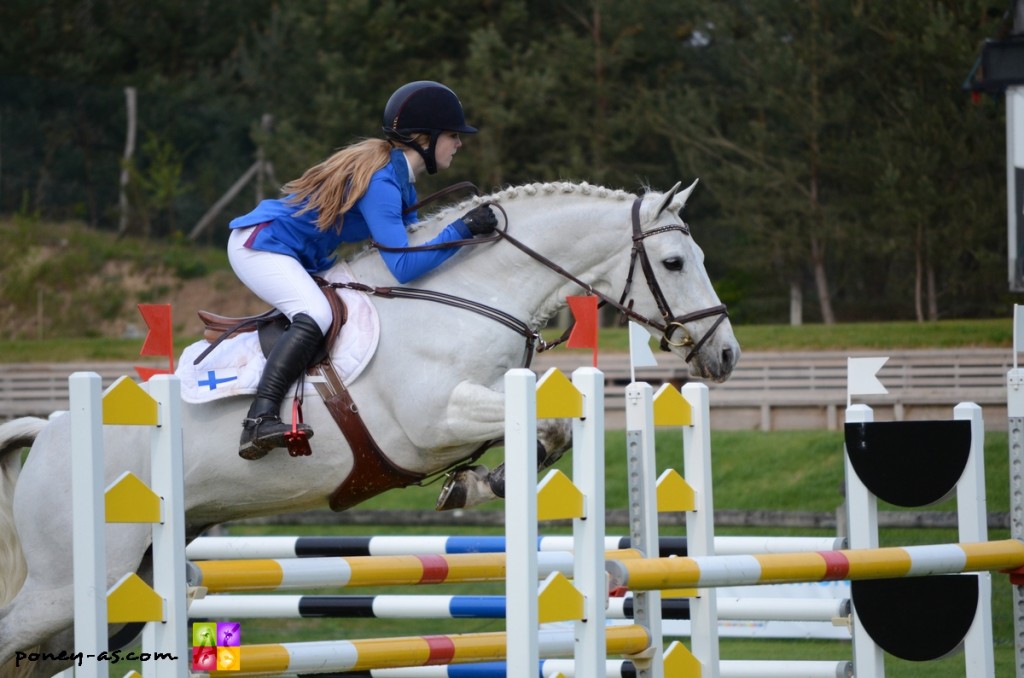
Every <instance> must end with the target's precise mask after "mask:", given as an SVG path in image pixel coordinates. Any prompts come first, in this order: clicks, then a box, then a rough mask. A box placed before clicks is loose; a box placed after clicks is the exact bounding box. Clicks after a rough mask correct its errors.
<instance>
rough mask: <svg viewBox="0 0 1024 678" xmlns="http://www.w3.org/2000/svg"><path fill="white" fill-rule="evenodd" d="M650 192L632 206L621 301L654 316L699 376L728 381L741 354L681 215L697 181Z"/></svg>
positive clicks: (667, 345)
mask: <svg viewBox="0 0 1024 678" xmlns="http://www.w3.org/2000/svg"><path fill="white" fill-rule="evenodd" d="M680 186H681V184H678V183H677V184H676V185H675V186H674V187H672V189H671V190H670V191H668V192H667V193H664V194H659V193H648V194H647V195H645V196H644V197H643V198H642V199H640V200H638V201H637V202H636V203H635V204H634V206H633V217H632V219H633V248H632V252H631V255H630V262H629V272H628V273H627V275H626V278H625V279H626V280H627V282H626V288H625V291H624V292H623V295H622V303H623V304H625V305H626V306H627V307H630V308H631V310H632V311H634V312H636V313H638V314H639V315H641V316H643V317H644V318H646V319H648V320H649V322H645V323H644V324H645V325H646V326H647V328H648V330H650V331H651V333H652V334H654V335H655V337H656V338H659V339H660V343H661V347H662V349H664V350H667V351H671V352H672V353H675V354H676V355H678V356H680V357H681V358H683V359H684V360H685V361H686V362H687V363H688V364H689V365H690V373H691V374H692V375H694V376H697V377H702V378H705V379H712V380H714V381H725V380H726V379H728V377H729V374H730V373H731V372H732V369H733V367H735V366H736V362H737V361H738V360H739V357H740V346H739V343H738V342H737V341H736V336H735V335H734V334H733V331H732V326H731V325H730V323H729V319H728V315H727V313H726V309H725V306H724V305H723V304H722V303H721V301H719V299H718V295H717V294H716V293H715V289H714V287H713V286H712V285H711V281H710V280H709V278H708V274H707V271H706V270H705V268H704V252H703V251H702V250H701V248H700V247H699V246H698V245H697V243H696V242H695V241H694V239H693V237H692V235H691V234H690V228H689V226H688V225H687V224H686V223H684V222H683V220H682V218H681V217H680V211H681V210H682V208H683V206H684V205H685V204H686V200H687V198H689V197H690V193H692V192H693V189H694V188H695V187H696V186H697V182H696V181H694V182H693V184H691V185H690V186H689V187H688V188H685V189H682V190H680Z"/></svg>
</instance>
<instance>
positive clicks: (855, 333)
mask: <svg viewBox="0 0 1024 678" xmlns="http://www.w3.org/2000/svg"><path fill="white" fill-rule="evenodd" d="M733 330H734V331H735V333H736V337H737V339H738V340H739V342H740V346H742V347H743V349H744V350H746V351H825V350H829V351H841V350H855V349H889V350H896V349H914V348H921V349H923V348H965V347H972V346H987V347H1007V348H1009V347H1011V346H1012V344H1013V322H1012V320H1011V310H1010V309H1008V310H1007V317H1006V318H997V319H987V320H943V321H939V322H934V323H913V322H890V323H840V324H836V325H801V326H799V327H793V326H790V325H742V326H736V327H734V328H733ZM560 334H561V331H559V330H545V332H544V336H545V339H547V340H548V341H553V340H554V339H556V338H557V337H558V336H559V335H560ZM198 339H199V337H198V336H179V337H176V338H175V350H176V352H177V353H178V354H180V352H181V351H182V349H184V348H185V347H186V346H187V345H189V344H191V343H192V342H194V341H197V340H198ZM598 345H599V348H600V350H601V351H604V352H621V351H628V350H629V336H628V333H627V330H626V329H625V328H619V327H615V328H605V329H603V330H601V333H600V337H599V339H598ZM141 348H142V341H141V340H139V339H110V338H71V339H52V340H46V339H44V340H38V341H37V340H31V339H19V340H8V341H0V363H31V362H73V361H83V360H110V361H122V360H135V359H136V358H137V357H138V355H139V350H140V349H141ZM554 350H557V351H565V350H570V349H566V348H564V347H559V348H556V349H554ZM583 350H588V351H589V349H583Z"/></svg>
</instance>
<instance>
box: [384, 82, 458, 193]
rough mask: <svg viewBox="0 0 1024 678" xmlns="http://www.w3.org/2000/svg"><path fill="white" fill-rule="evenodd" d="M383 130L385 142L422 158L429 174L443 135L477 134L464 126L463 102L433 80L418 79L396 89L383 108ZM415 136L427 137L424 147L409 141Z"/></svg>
mask: <svg viewBox="0 0 1024 678" xmlns="http://www.w3.org/2000/svg"><path fill="white" fill-rule="evenodd" d="M382 129H383V130H384V136H386V137H387V138H388V139H391V140H392V141H397V142H398V143H401V144H405V145H406V146H408V147H410V148H412V149H413V150H415V151H416V152H417V153H419V154H420V155H421V156H423V160H424V162H425V163H426V165H427V172H428V173H429V174H435V173H436V172H437V160H436V159H435V158H434V147H435V146H436V145H437V138H438V137H439V136H440V135H441V133H442V132H459V133H461V134H473V133H474V132H476V131H477V130H476V127H472V126H470V125H467V124H466V116H465V113H463V111H462V103H461V102H460V101H459V97H457V96H455V92H453V91H451V90H450V89H448V88H447V87H445V86H444V85H442V84H441V83H439V82H434V81H432V80H417V81H416V82H410V83H408V84H405V85H402V86H401V87H399V88H398V89H397V90H395V93H394V94H392V95H391V98H390V99H388V103H387V106H385V107H384V123H383V126H382ZM416 133H423V134H429V135H430V145H429V146H427V148H423V147H421V146H420V145H419V144H417V143H416V142H414V141H413V140H412V135H413V134H416Z"/></svg>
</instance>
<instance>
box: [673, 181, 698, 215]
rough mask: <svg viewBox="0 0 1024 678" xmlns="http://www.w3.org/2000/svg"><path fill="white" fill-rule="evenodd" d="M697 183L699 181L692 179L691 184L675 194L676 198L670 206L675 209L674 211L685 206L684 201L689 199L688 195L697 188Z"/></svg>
mask: <svg viewBox="0 0 1024 678" xmlns="http://www.w3.org/2000/svg"><path fill="white" fill-rule="evenodd" d="M698 181H700V179H694V180H693V183H692V184H690V185H689V186H687V187H686V188H684V189H683V190H681V191H679V192H678V193H676V198H675V200H673V201H672V205H673V207H675V209H676V211H679V210H681V209H683V207H684V206H685V205H686V201H687V200H689V199H690V194H691V193H693V189H695V188H697V182H698ZM678 185H679V184H676V186H678Z"/></svg>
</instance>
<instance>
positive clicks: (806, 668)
mask: <svg viewBox="0 0 1024 678" xmlns="http://www.w3.org/2000/svg"><path fill="white" fill-rule="evenodd" d="M337 675H338V676H339V678H341V676H345V677H346V678H348V677H351V678H508V675H509V674H508V669H507V666H506V664H505V662H482V663H479V664H453V665H450V666H414V667H408V668H398V669H372V670H370V671H360V672H358V673H352V672H346V673H341V674H337ZM534 675H536V676H538V677H539V678H558V677H559V676H560V677H561V678H636V677H637V669H636V664H634V663H633V662H632V661H630V660H629V659H608V660H606V661H605V666H604V671H603V672H602V673H600V674H599V675H598V676H592V675H588V676H584V675H583V674H582V673H580V672H579V671H578V670H577V668H576V662H574V661H573V660H571V659H545V660H543V661H541V662H540V667H539V670H538V672H537V673H536V674H534ZM719 676H720V677H721V678H851V677H852V676H853V662H850V661H846V660H843V661H756V662H752V661H739V660H726V661H723V662H722V663H721V670H720V671H719ZM296 678H298V677H297V676H296Z"/></svg>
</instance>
